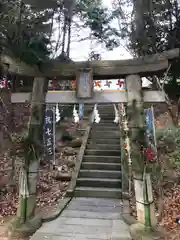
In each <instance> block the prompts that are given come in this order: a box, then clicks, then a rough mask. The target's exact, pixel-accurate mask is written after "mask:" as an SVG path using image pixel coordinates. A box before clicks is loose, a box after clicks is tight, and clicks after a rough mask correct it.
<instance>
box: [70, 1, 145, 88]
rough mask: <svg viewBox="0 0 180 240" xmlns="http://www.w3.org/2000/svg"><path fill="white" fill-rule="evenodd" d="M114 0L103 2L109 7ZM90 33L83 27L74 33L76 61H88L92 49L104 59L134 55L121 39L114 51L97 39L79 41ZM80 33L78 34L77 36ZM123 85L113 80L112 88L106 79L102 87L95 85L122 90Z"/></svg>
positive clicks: (73, 56)
mask: <svg viewBox="0 0 180 240" xmlns="http://www.w3.org/2000/svg"><path fill="white" fill-rule="evenodd" d="M112 1H113V0H103V4H104V5H105V6H106V7H108V8H109V9H110V8H112ZM112 24H113V27H116V28H117V29H118V24H117V22H115V21H114V22H113V23H112ZM89 33H90V30H89V29H87V30H85V29H83V30H81V31H79V32H77V34H76V33H75V34H74V35H73V39H72V43H71V50H70V57H71V59H72V60H74V61H86V60H88V55H89V53H90V52H91V51H95V52H97V53H100V54H101V58H102V60H124V59H131V58H132V56H131V54H130V53H129V52H128V51H127V49H126V47H123V46H125V45H126V44H125V41H123V40H122V41H121V46H119V47H118V48H115V49H113V50H112V51H108V50H107V49H105V47H103V46H102V45H101V44H97V42H96V41H90V40H86V41H82V42H79V39H80V38H84V37H86V36H88V35H89ZM77 35H78V36H77ZM148 82H149V81H147V80H143V85H144V86H147V85H148ZM122 88H123V87H122V86H121V88H119V86H118V80H113V81H112V83H111V85H110V88H109V87H108V86H106V80H104V81H101V87H100V88H99V87H95V89H96V90H117V89H118V90H120V89H122Z"/></svg>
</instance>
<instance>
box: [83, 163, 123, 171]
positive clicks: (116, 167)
mask: <svg viewBox="0 0 180 240" xmlns="http://www.w3.org/2000/svg"><path fill="white" fill-rule="evenodd" d="M81 169H90V170H110V171H111V170H112V171H121V164H120V163H102V162H101V163H98V162H82V164H81Z"/></svg>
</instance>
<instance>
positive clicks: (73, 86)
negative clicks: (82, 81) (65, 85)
mask: <svg viewBox="0 0 180 240" xmlns="http://www.w3.org/2000/svg"><path fill="white" fill-rule="evenodd" d="M71 87H72V89H76V80H72V81H71Z"/></svg>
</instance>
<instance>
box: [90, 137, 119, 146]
mask: <svg viewBox="0 0 180 240" xmlns="http://www.w3.org/2000/svg"><path fill="white" fill-rule="evenodd" d="M88 141H89V143H90V142H93V143H94V144H115V145H116V144H119V146H120V138H119V137H118V138H93V139H92V137H89V138H88Z"/></svg>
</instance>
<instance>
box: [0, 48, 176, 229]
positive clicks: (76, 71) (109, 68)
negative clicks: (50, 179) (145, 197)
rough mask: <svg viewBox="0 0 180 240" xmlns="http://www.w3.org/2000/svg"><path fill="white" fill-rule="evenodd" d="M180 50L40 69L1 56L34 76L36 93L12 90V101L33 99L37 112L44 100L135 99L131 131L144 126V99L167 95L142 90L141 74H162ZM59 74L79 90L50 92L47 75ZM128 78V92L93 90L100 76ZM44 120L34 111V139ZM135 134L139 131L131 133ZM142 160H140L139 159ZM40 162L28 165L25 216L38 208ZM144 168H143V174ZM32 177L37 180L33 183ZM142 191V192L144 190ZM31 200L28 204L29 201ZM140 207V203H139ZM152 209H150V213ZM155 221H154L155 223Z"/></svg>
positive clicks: (158, 99)
mask: <svg viewBox="0 0 180 240" xmlns="http://www.w3.org/2000/svg"><path fill="white" fill-rule="evenodd" d="M179 55H180V51H179V49H173V50H170V51H167V52H163V53H161V54H155V55H151V56H146V57H142V58H138V59H131V60H120V61H91V62H89V61H87V62H75V63H68V64H61V63H58V62H57V61H50V62H49V63H48V64H44V65H43V66H42V68H41V72H40V71H39V70H38V69H37V67H30V66H27V65H25V64H24V63H21V62H19V61H18V60H14V59H11V58H8V57H6V56H4V57H2V59H1V61H2V62H3V63H8V64H9V66H10V67H9V72H10V73H12V74H16V75H21V76H25V75H26V76H31V77H34V84H33V92H32V94H30V93H13V94H12V97H11V100H12V103H16V102H27V101H29V102H30V101H31V108H32V109H35V111H37V112H39V113H40V112H42V108H43V105H44V103H56V102H61V103H78V102H84V103H109V102H111V103H119V102H122V103H127V106H128V109H130V110H131V111H132V110H133V109H134V103H135V102H136V109H137V110H138V111H135V112H134V120H133V119H131V121H130V128H131V131H132V133H133V132H136V133H137V129H138V128H140V127H142V126H144V120H143V116H142V114H141V112H142V109H143V107H142V104H143V102H164V101H165V96H164V93H163V92H161V91H142V81H141V78H142V77H146V76H153V75H157V74H161V73H163V72H164V71H165V70H166V69H168V66H169V61H171V60H173V59H175V58H179ZM52 77H57V78H60V79H62V80H66V79H67V80H73V79H75V78H76V91H74V92H72V91H65V92H56V91H54V92H47V78H49V79H50V78H52ZM118 78H125V86H126V91H125V92H113V93H111V92H94V91H93V80H96V79H98V80H100V79H118ZM41 123H42V119H41V118H40V117H38V118H37V115H35V114H34V111H32V113H31V117H30V126H31V128H30V130H29V134H30V135H31V136H32V134H34V138H37V139H39V135H38V132H40V131H39V129H40V125H41ZM132 135H133V136H134V137H136V136H137V134H132ZM132 145H133V146H132V152H131V155H132V161H133V160H135V159H137V151H139V149H138V148H139V145H138V144H137V143H136V141H134V140H133V141H132ZM138 160H139V159H138ZM37 169H38V163H37V162H36V163H35V162H32V163H30V165H29V175H28V180H29V183H30V185H31V187H30V189H29V197H28V199H27V203H26V204H27V206H29V207H28V209H27V210H26V219H28V218H31V217H32V216H34V210H35V199H36V197H35V193H36V184H34V182H35V181H36V178H37ZM142 171H143V169H140V171H139V172H140V174H141V177H142ZM32 179H34V180H33V181H34V182H33V183H32V184H31V182H32ZM141 194H142V192H141ZM28 203H29V204H28ZM138 206H139V205H138ZM139 209H140V210H139V215H138V219H139V220H140V221H141V222H143V221H144V220H143V217H142V216H143V214H144V211H145V210H144V209H145V207H144V205H143V203H142V204H141V206H139ZM151 210H152V209H150V212H151ZM152 224H153V223H152Z"/></svg>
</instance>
